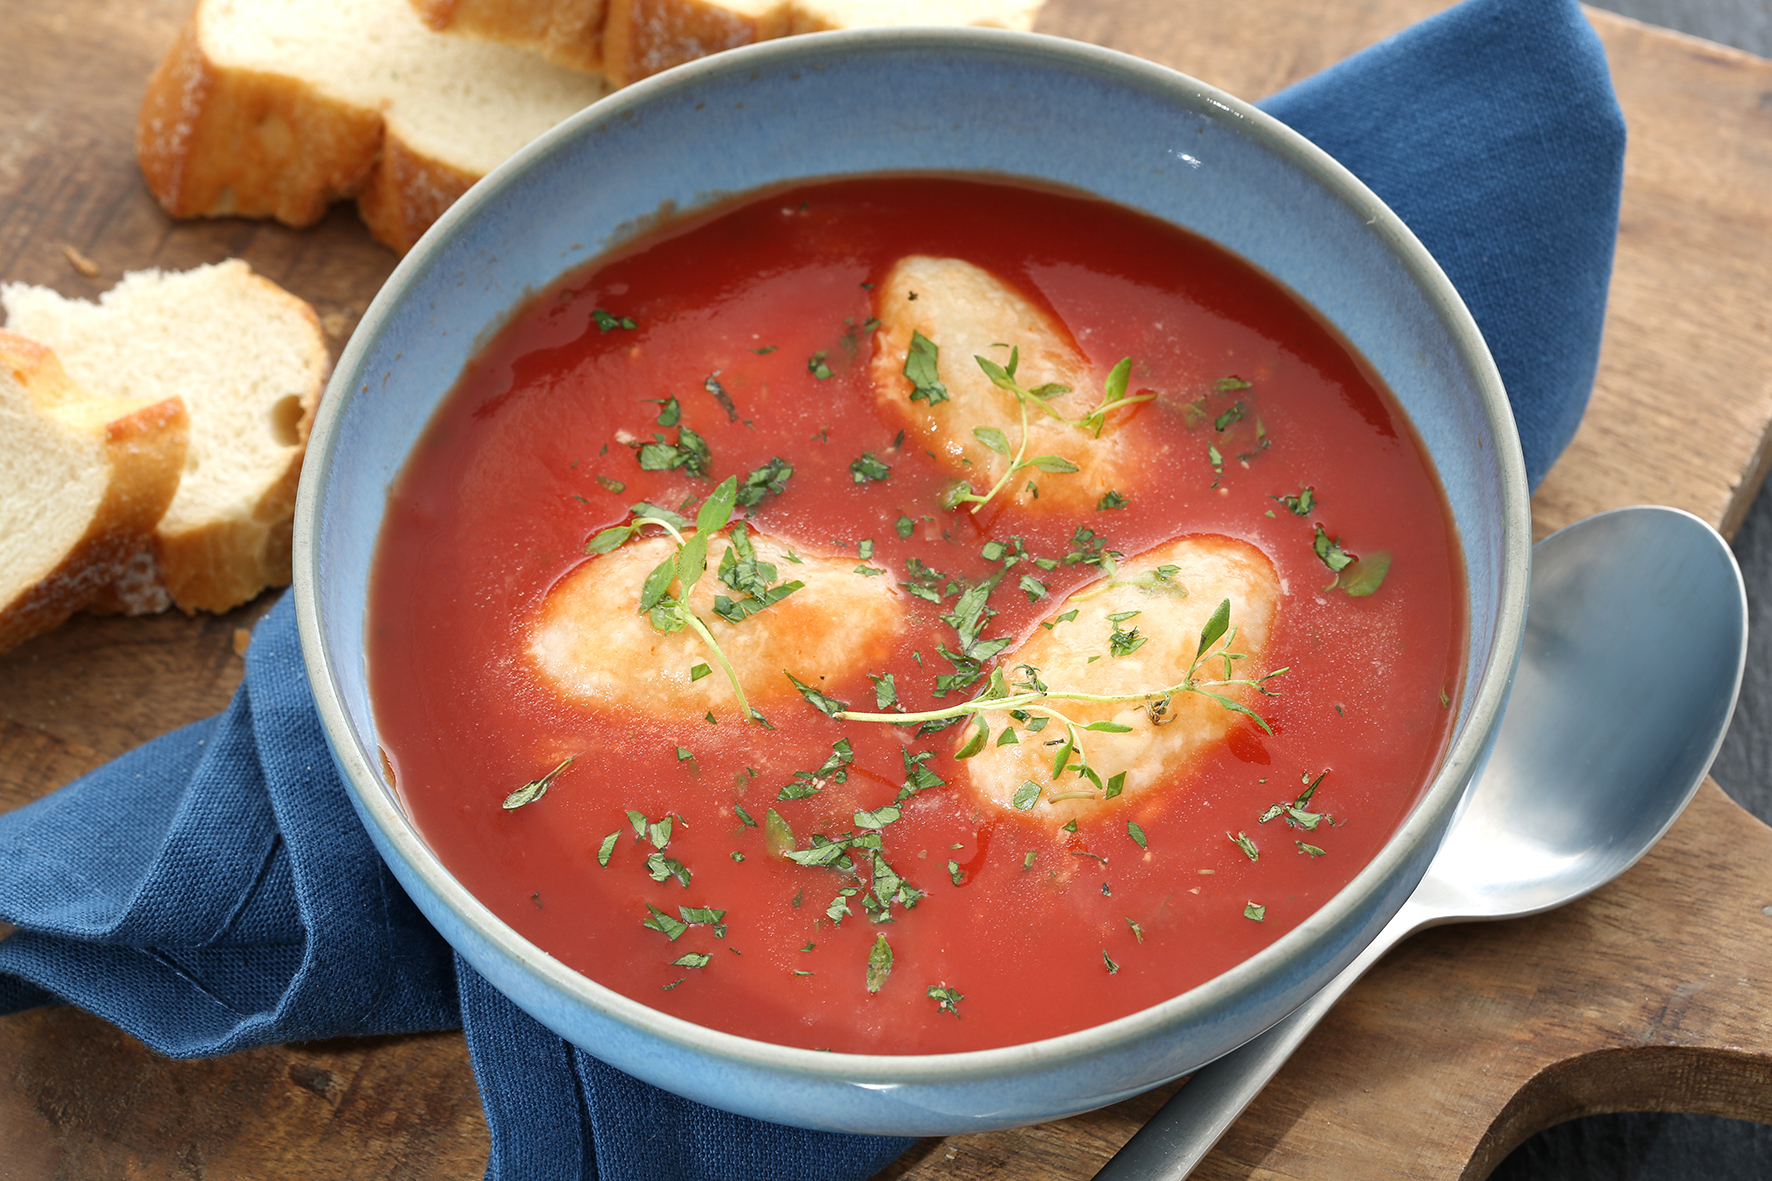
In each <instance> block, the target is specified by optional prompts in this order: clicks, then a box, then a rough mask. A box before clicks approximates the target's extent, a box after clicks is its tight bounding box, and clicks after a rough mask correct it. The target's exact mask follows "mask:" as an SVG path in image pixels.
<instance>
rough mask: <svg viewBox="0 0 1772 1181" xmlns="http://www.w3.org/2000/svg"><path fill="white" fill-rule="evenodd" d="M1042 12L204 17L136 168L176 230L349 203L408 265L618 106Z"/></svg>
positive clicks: (900, 7) (527, 2)
mask: <svg viewBox="0 0 1772 1181" xmlns="http://www.w3.org/2000/svg"><path fill="white" fill-rule="evenodd" d="M1039 4H1040V0H939V2H938V0H885V2H884V3H881V2H879V0H870V2H866V3H864V2H863V0H197V5H196V7H195V9H193V10H192V12H191V16H190V19H189V20H188V21H187V22H186V24H185V26H184V29H183V30H182V31H181V32H180V34H179V37H178V40H177V41H176V42H175V43H174V45H173V46H172V48H171V49H170V50H169V51H168V53H167V55H166V57H165V59H164V60H162V61H161V63H160V65H159V68H157V69H156V70H155V71H154V74H153V76H152V77H151V78H150V79H149V80H148V88H147V94H146V96H145V97H144V99H143V101H142V107H141V113H140V115H139V116H138V118H137V121H136V136H135V142H136V155H137V158H138V159H139V160H140V163H141V169H142V174H143V176H144V177H145V178H146V179H147V182H148V187H149V188H150V189H151V190H152V191H153V193H154V196H155V197H156V199H158V200H159V202H160V205H161V207H162V208H164V209H165V210H166V212H167V213H169V214H171V215H172V216H174V217H223V216H228V215H239V216H243V217H274V218H276V219H277V220H278V221H281V222H283V223H285V224H287V225H292V226H305V225H311V224H313V223H314V222H316V221H318V220H319V219H320V217H321V216H322V215H323V214H324V213H325V212H326V209H327V207H328V206H329V205H331V204H332V203H333V202H334V201H338V200H343V199H354V200H355V201H356V203H357V209H358V212H359V213H360V214H361V215H362V217H363V220H364V221H365V222H366V223H367V224H368V226H369V229H370V232H371V233H372V234H374V235H375V237H376V238H377V239H378V240H380V241H381V242H384V243H386V244H387V245H388V246H391V247H392V248H393V249H394V250H395V251H397V252H399V253H402V254H403V253H405V252H406V251H407V250H409V249H410V248H411V247H412V245H413V243H415V242H417V241H418V238H419V236H420V235H421V234H423V233H424V231H425V230H426V229H427V228H429V226H430V224H431V223H432V222H433V221H435V220H436V219H437V218H438V216H440V215H441V214H442V212H443V210H445V209H447V208H448V207H449V206H450V204H451V203H453V202H454V201H455V199H456V198H457V197H459V196H461V194H462V193H463V192H465V191H466V190H467V189H468V187H469V186H470V185H472V184H473V183H474V182H475V181H477V180H479V179H480V178H481V177H482V176H484V175H486V173H488V172H490V171H491V170H492V169H493V168H494V167H496V166H497V165H498V164H499V163H501V162H502V161H503V160H505V159H506V158H507V157H508V156H510V155H511V154H512V153H513V152H515V151H516V150H517V149H518V148H520V147H522V146H523V145H524V144H526V143H528V142H529V141H530V140H531V139H534V138H535V137H536V136H537V135H540V134H541V133H542V132H543V131H546V130H547V129H548V128H550V127H552V126H553V125H554V124H556V123H558V122H559V121H560V120H562V119H564V118H566V116H568V115H570V114H572V113H573V112H575V111H578V110H579V109H581V108H582V107H584V106H587V105H588V104H590V103H592V102H595V101H596V100H597V99H599V98H601V97H603V96H604V95H606V94H608V93H609V91H610V90H611V89H612V88H613V87H615V86H620V85H624V84H626V83H628V82H630V81H633V80H635V79H638V78H643V77H646V76H647V75H649V74H654V73H657V72H658V71H659V70H662V69H665V68H667V67H669V66H673V65H676V64H678V63H680V62H685V61H689V60H691V59H693V58H698V57H703V56H706V55H707V54H710V53H714V52H716V51H718V50H721V49H730V48H733V47H735V46H738V45H745V44H749V43H750V42H753V41H761V40H767V39H769V38H772V37H780V36H785V35H787V34H790V33H801V32H809V31H813V30H818V29H837V28H855V27H861V26H871V25H909V24H944V25H960V24H971V25H999V26H1003V27H1006V28H1018V29H1025V28H1028V27H1030V26H1031V25H1032V23H1033V18H1034V14H1035V12H1036V11H1037V9H1038V7H1039ZM444 31H447V32H449V33H454V34H463V35H459V36H450V35H445V33H444Z"/></svg>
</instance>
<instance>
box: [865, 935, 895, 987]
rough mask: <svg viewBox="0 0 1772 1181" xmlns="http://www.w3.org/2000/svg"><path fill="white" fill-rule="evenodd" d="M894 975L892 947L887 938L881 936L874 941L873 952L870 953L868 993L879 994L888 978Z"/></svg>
mask: <svg viewBox="0 0 1772 1181" xmlns="http://www.w3.org/2000/svg"><path fill="white" fill-rule="evenodd" d="M890 975H892V945H891V944H889V943H887V942H886V936H884V935H880V936H878V937H877V938H876V939H875V940H874V946H873V948H872V950H870V951H869V952H868V991H869V992H879V991H880V989H881V988H882V987H884V986H885V984H886V978H887V977H888V976H890Z"/></svg>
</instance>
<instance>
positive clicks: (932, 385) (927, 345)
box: [904, 330, 949, 406]
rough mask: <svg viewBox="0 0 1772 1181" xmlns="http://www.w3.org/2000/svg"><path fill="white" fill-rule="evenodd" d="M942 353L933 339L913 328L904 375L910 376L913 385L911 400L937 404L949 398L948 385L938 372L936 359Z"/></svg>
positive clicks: (905, 360) (906, 355)
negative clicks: (942, 382) (943, 382)
mask: <svg viewBox="0 0 1772 1181" xmlns="http://www.w3.org/2000/svg"><path fill="white" fill-rule="evenodd" d="M940 354H941V349H940V347H939V346H937V345H936V343H935V342H934V341H933V340H930V339H929V338H928V337H927V336H924V335H923V334H922V333H921V332H917V331H915V330H912V332H911V347H910V351H909V352H907V353H906V354H905V358H904V375H905V376H906V377H908V378H910V381H911V385H912V387H913V388H912V390H911V401H913V402H927V403H929V405H931V406H935V405H938V404H940V403H942V402H945V401H947V400H948V397H949V395H948V387H947V386H945V385H943V384H941V379H940V377H939V376H938V375H937V373H936V360H937V358H938V357H939V356H940Z"/></svg>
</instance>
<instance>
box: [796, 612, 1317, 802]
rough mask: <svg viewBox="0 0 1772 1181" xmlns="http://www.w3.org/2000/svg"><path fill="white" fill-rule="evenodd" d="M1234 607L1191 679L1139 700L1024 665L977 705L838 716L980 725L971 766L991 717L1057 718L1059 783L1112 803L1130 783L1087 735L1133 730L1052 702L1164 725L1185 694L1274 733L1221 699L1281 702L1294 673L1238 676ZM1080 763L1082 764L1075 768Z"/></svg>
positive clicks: (1203, 639) (1203, 641)
mask: <svg viewBox="0 0 1772 1181" xmlns="http://www.w3.org/2000/svg"><path fill="white" fill-rule="evenodd" d="M1230 616H1231V601H1230V600H1229V599H1225V600H1223V601H1222V602H1220V603H1219V605H1218V609H1217V610H1216V611H1214V612H1213V613H1212V617H1211V618H1210V619H1209V620H1207V622H1206V626H1205V627H1203V628H1202V629H1201V630H1200V642H1199V645H1198V647H1197V648H1196V649H1195V651H1194V657H1193V660H1192V661H1191V662H1190V663H1189V664H1188V670H1187V674H1186V675H1185V676H1184V677H1182V679H1181V680H1179V681H1177V682H1175V683H1174V684H1172V685H1165V686H1162V687H1160V688H1156V689H1148V690H1142V691H1138V692H1133V693H1080V692H1075V691H1071V690H1064V689H1054V688H1052V687H1051V686H1050V685H1047V684H1046V683H1045V682H1044V681H1043V680H1042V679H1041V677H1040V670H1039V669H1038V668H1035V667H1034V666H1033V665H1028V664H1023V665H1019V666H1018V667H1017V672H1019V673H1023V674H1025V675H1024V676H1023V677H1022V678H1021V679H1019V680H1016V681H1013V682H1012V681H1011V680H1010V679H1009V676H1008V674H1007V673H1006V672H1005V670H1004V669H1003V668H1001V667H999V668H997V669H995V670H993V671H992V673H991V676H990V680H989V681H988V682H987V683H986V685H985V688H984V691H983V692H981V693H980V694H979V695H978V696H976V697H974V698H972V699H971V700H970V701H963V702H960V703H959V704H957V705H951V706H948V707H947V708H945V709H938V710H926V711H923V712H919V713H865V712H862V711H859V710H850V709H842V710H838V711H836V712H834V713H832V715H831V716H832V717H834V718H836V719H837V720H838V721H854V722H885V723H888V724H892V725H905V724H909V723H917V722H939V721H947V720H949V719H964V718H967V717H970V718H971V719H972V727H973V729H972V733H971V734H970V735H969V736H968V738H967V740H966V742H965V743H964V744H962V746H961V747H960V749H959V750H958V751H956V752H955V756H954V757H956V758H960V759H966V758H971V757H973V756H974V755H977V754H978V753H979V752H980V751H982V750H984V749H985V747H986V745H987V744H988V743H989V741H990V738H991V727H990V723H988V722H987V721H986V720H985V719H984V717H983V715H984V714H986V713H1000V712H1009V713H1010V715H1011V717H1012V718H1014V717H1015V715H1016V714H1018V713H1019V714H1021V715H1024V716H1027V715H1040V716H1043V717H1045V718H1049V719H1051V720H1052V721H1054V722H1058V723H1059V724H1061V725H1063V726H1064V727H1065V738H1064V739H1063V741H1062V742H1061V743H1060V744H1059V749H1058V752H1057V754H1056V755H1055V756H1054V758H1053V763H1052V776H1051V777H1052V779H1053V781H1054V783H1056V782H1057V781H1058V779H1059V778H1060V777H1061V776H1062V775H1063V774H1064V772H1066V771H1067V770H1068V771H1072V772H1074V773H1075V774H1076V775H1077V776H1078V777H1079V778H1081V779H1086V780H1088V781H1089V782H1091V783H1093V784H1094V785H1095V787H1096V789H1098V790H1100V791H1102V792H1104V793H1105V794H1104V797H1103V798H1108V799H1111V798H1113V797H1114V796H1116V795H1118V794H1119V789H1120V788H1121V787H1122V786H1123V784H1124V775H1123V774H1122V775H1116V776H1114V777H1112V778H1111V779H1108V780H1105V781H1104V780H1103V779H1102V777H1101V775H1100V773H1099V772H1098V771H1096V770H1095V768H1094V767H1093V766H1092V765H1091V764H1090V762H1089V758H1088V754H1087V752H1086V750H1085V748H1084V745H1083V739H1082V734H1083V733H1084V732H1086V731H1095V732H1100V733H1110V734H1123V733H1127V732H1128V731H1130V730H1131V727H1130V726H1125V725H1122V724H1120V723H1119V722H1110V721H1098V722H1088V723H1080V722H1078V721H1076V720H1075V719H1073V718H1070V717H1068V716H1066V715H1065V714H1064V713H1063V712H1061V711H1060V710H1059V709H1057V708H1055V707H1054V706H1053V705H1051V704H1050V703H1051V702H1066V701H1075V702H1080V703H1084V704H1090V705H1139V704H1142V705H1144V706H1145V708H1146V710H1147V711H1148V712H1149V713H1150V715H1151V718H1152V720H1153V721H1154V722H1158V724H1161V722H1160V719H1161V718H1162V716H1163V715H1164V714H1165V713H1167V712H1168V709H1169V704H1170V702H1171V700H1172V699H1173V698H1175V697H1176V696H1177V695H1179V694H1182V693H1195V694H1198V695H1200V696H1202V697H1206V698H1209V699H1211V700H1213V701H1216V702H1217V703H1218V704H1219V705H1221V706H1223V707H1224V708H1225V709H1227V710H1230V711H1231V712H1233V713H1239V714H1243V715H1245V716H1246V717H1249V718H1252V719H1253V720H1254V721H1255V723H1256V724H1257V725H1259V726H1260V727H1261V728H1262V729H1263V730H1264V731H1266V732H1267V733H1269V734H1272V733H1273V732H1274V731H1273V727H1272V726H1270V725H1268V723H1267V720H1266V719H1265V718H1263V717H1262V716H1261V715H1260V714H1259V713H1257V712H1255V711H1254V710H1252V709H1250V708H1249V707H1248V706H1246V705H1244V704H1243V703H1242V702H1240V701H1237V700H1236V699H1235V698H1232V697H1230V696H1227V695H1226V694H1225V693H1223V692H1220V691H1219V690H1222V689H1229V688H1233V687H1236V686H1239V685H1240V686H1247V687H1249V688H1252V689H1254V690H1256V691H1257V692H1259V693H1261V694H1263V695H1265V696H1268V697H1277V696H1279V694H1278V693H1277V692H1276V691H1275V690H1272V689H1270V688H1268V682H1269V681H1271V680H1273V679H1274V678H1275V677H1278V676H1281V675H1283V674H1284V673H1286V672H1287V671H1288V670H1287V669H1285V668H1280V669H1275V670H1274V671H1272V672H1269V673H1265V674H1263V675H1262V676H1260V677H1253V678H1251V677H1234V676H1232V675H1231V674H1232V673H1233V672H1234V671H1235V663H1234V662H1236V661H1238V660H1243V659H1245V658H1246V656H1247V654H1246V653H1242V652H1233V651H1232V650H1231V645H1232V644H1233V643H1234V642H1235V641H1236V635H1237V629H1236V628H1234V627H1232V626H1231V622H1230ZM1220 661H1222V662H1223V666H1224V668H1223V671H1224V675H1223V676H1222V677H1209V676H1202V675H1201V673H1202V671H1203V670H1209V669H1211V668H1213V666H1214V665H1216V664H1217V663H1218V662H1220ZM1004 729H1005V732H1006V733H1007V734H1012V733H1013V727H1012V726H1007V727H1005V728H1004ZM1011 741H1019V739H1014V740H1011V739H1010V738H1007V737H1001V736H1000V737H999V739H998V745H1008V744H1009V743H1010V742H1011ZM1073 756H1075V758H1076V762H1074V763H1073V762H1072V761H1071V760H1072V757H1073ZM1076 794H1077V795H1093V793H1092V792H1087V791H1084V792H1080V793H1076ZM1048 798H1049V799H1051V800H1054V801H1056V800H1060V799H1068V798H1073V793H1063V792H1061V793H1058V794H1057V795H1054V796H1050V797H1048ZM1027 806H1028V807H1030V808H1031V807H1032V806H1033V798H1029V800H1028V803H1027Z"/></svg>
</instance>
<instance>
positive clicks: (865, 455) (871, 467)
mask: <svg viewBox="0 0 1772 1181" xmlns="http://www.w3.org/2000/svg"><path fill="white" fill-rule="evenodd" d="M849 474H850V475H851V476H852V477H853V478H854V480H855V482H856V483H857V484H866V483H867V482H868V481H870V480H884V479H885V478H886V477H888V476H890V475H891V474H892V469H891V468H890V467H889V466H887V465H886V464H885V463H883V462H881V461H880V460H879V459H877V458H875V456H874V453H873V452H872V451H863V452H862V453H861V456H860V458H858V459H856V460H854V461H853V462H852V463H850V465H849Z"/></svg>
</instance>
